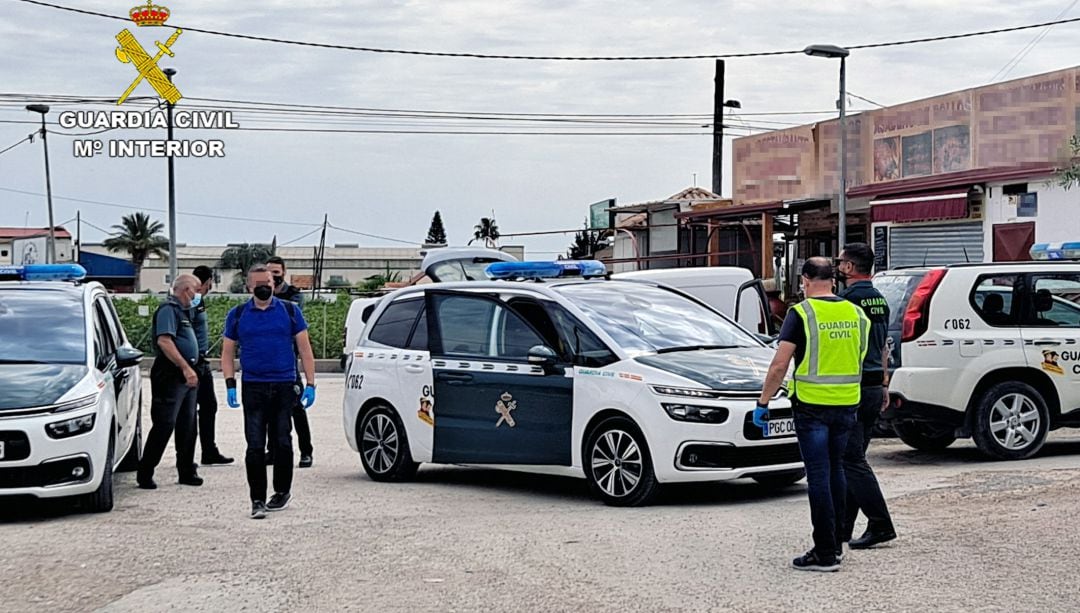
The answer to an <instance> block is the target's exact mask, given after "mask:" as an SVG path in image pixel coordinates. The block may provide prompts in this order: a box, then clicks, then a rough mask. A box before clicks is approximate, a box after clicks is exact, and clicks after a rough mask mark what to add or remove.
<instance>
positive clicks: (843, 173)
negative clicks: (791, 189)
mask: <svg viewBox="0 0 1080 613" xmlns="http://www.w3.org/2000/svg"><path fill="white" fill-rule="evenodd" d="M837 204H838V206H837V208H838V209H839V211H838V213H839V216H840V228H839V230H840V233H839V234H838V235H837V240H838V243H839V244H838V245H837V247H836V253H837V254H838V255H839V253H840V252H841V251H843V250H844V245H845V244H847V55H841V56H840V200H839V201H838V203H837Z"/></svg>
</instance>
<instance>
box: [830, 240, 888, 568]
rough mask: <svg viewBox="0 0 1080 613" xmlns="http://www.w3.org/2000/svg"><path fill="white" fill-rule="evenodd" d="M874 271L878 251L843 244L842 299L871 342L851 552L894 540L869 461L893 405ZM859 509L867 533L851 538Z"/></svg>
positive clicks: (855, 461)
mask: <svg viewBox="0 0 1080 613" xmlns="http://www.w3.org/2000/svg"><path fill="white" fill-rule="evenodd" d="M873 268H874V252H873V250H872V249H870V246H869V245H867V244H866V243H852V244H850V245H847V246H845V247H844V251H843V252H842V253H841V254H840V262H839V263H838V264H837V273H838V275H837V278H838V279H841V280H847V281H848V282H849V285H848V287H847V289H845V290H844V291H843V292H841V293H840V297H841V298H844V299H845V300H848V301H850V302H851V303H853V304H855V305H857V306H858V307H860V308H861V309H862V310H863V313H864V314H865V315H866V316H867V318H868V319H869V320H870V342H869V346H868V349H867V351H866V359H865V360H864V361H863V374H862V401H861V402H860V403H859V410H858V413H857V415H856V422H857V423H856V424H855V427H854V428H852V430H851V436H850V437H849V438H848V444H847V450H846V451H845V452H844V474H845V476H846V477H847V490H848V495H847V511H846V513H845V516H844V523H843V525H842V526H841V530H840V540H841V541H850V542H849V543H848V546H849V547H851V548H852V549H868V548H870V547H873V546H875V545H879V544H881V543H885V542H887V541H891V540H893V539H895V538H896V530H895V529H894V528H893V523H892V517H891V516H890V515H889V507H888V505H886V504H885V496H883V495H882V493H881V486H879V485H878V481H877V477H876V476H874V470H873V469H872V468H870V464H869V463H868V462H867V461H866V449H867V447H869V446H870V437H871V434H872V433H873V430H874V424H876V423H877V420H878V416H879V415H880V414H881V411H882V410H884V408H885V407H886V406H887V405H888V402H889V392H888V386H889V345H888V343H889V303H888V301H886V300H885V297H884V296H882V295H881V292H879V291H877V290H876V289H874V285H873V283H871V282H870V273H871V272H872V271H873ZM859 509H862V512H863V513H864V514H865V515H866V520H867V523H866V532H865V533H863V535H862V536H861V537H859V538H857V539H855V540H852V538H851V537H852V533H853V531H854V530H855V519H856V518H857V517H858V515H859Z"/></svg>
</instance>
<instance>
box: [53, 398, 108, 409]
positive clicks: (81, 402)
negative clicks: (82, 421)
mask: <svg viewBox="0 0 1080 613" xmlns="http://www.w3.org/2000/svg"><path fill="white" fill-rule="evenodd" d="M97 401H98V395H97V394H90V395H89V396H83V397H82V398H76V399H75V400H68V401H67V402H62V403H60V404H58V405H56V408H55V409H53V410H52V412H53V413H67V412H68V411H77V410H79V409H85V408H86V407H92V406H94V405H95V404H97Z"/></svg>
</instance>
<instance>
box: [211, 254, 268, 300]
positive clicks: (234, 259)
mask: <svg viewBox="0 0 1080 613" xmlns="http://www.w3.org/2000/svg"><path fill="white" fill-rule="evenodd" d="M272 255H273V252H271V250H270V247H269V245H262V244H259V243H252V244H248V243H243V244H241V245H233V246H232V247H229V248H228V249H226V250H225V251H223V252H222V253H221V259H219V260H218V264H217V267H218V268H220V269H222V270H235V271H237V273H236V274H234V275H233V281H232V283H231V284H230V285H229V291H230V292H232V293H234V294H246V293H247V272H248V270H249V269H250V268H251V267H252V266H255V265H256V264H265V263H266V260H268V259H270V256H272Z"/></svg>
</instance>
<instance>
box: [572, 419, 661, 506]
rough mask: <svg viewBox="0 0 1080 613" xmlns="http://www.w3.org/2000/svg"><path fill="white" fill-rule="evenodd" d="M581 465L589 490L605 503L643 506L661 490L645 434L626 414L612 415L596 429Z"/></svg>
mask: <svg viewBox="0 0 1080 613" xmlns="http://www.w3.org/2000/svg"><path fill="white" fill-rule="evenodd" d="M582 464H583V465H584V467H585V477H586V479H587V480H588V482H589V489H590V490H591V491H592V493H593V495H595V496H596V497H597V498H599V499H600V500H602V501H603V502H604V504H606V505H610V506H613V507H640V506H644V505H647V504H649V503H650V502H651V501H652V500H653V498H655V497H656V494H657V493H658V492H659V491H660V484H659V483H658V482H657V481H656V474H655V473H654V472H653V466H652V456H651V455H650V454H649V446H648V444H646V442H645V436H644V435H643V434H642V433H641V430H640V429H638V427H637V425H636V424H634V422H633V421H631V420H629V419H627V418H625V417H609V418H607V419H605V420H604V421H602V422H600V423H599V424H597V425H596V427H595V428H593V430H592V432H590V433H589V436H588V438H587V441H586V444H585V449H584V453H583V454H582Z"/></svg>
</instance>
